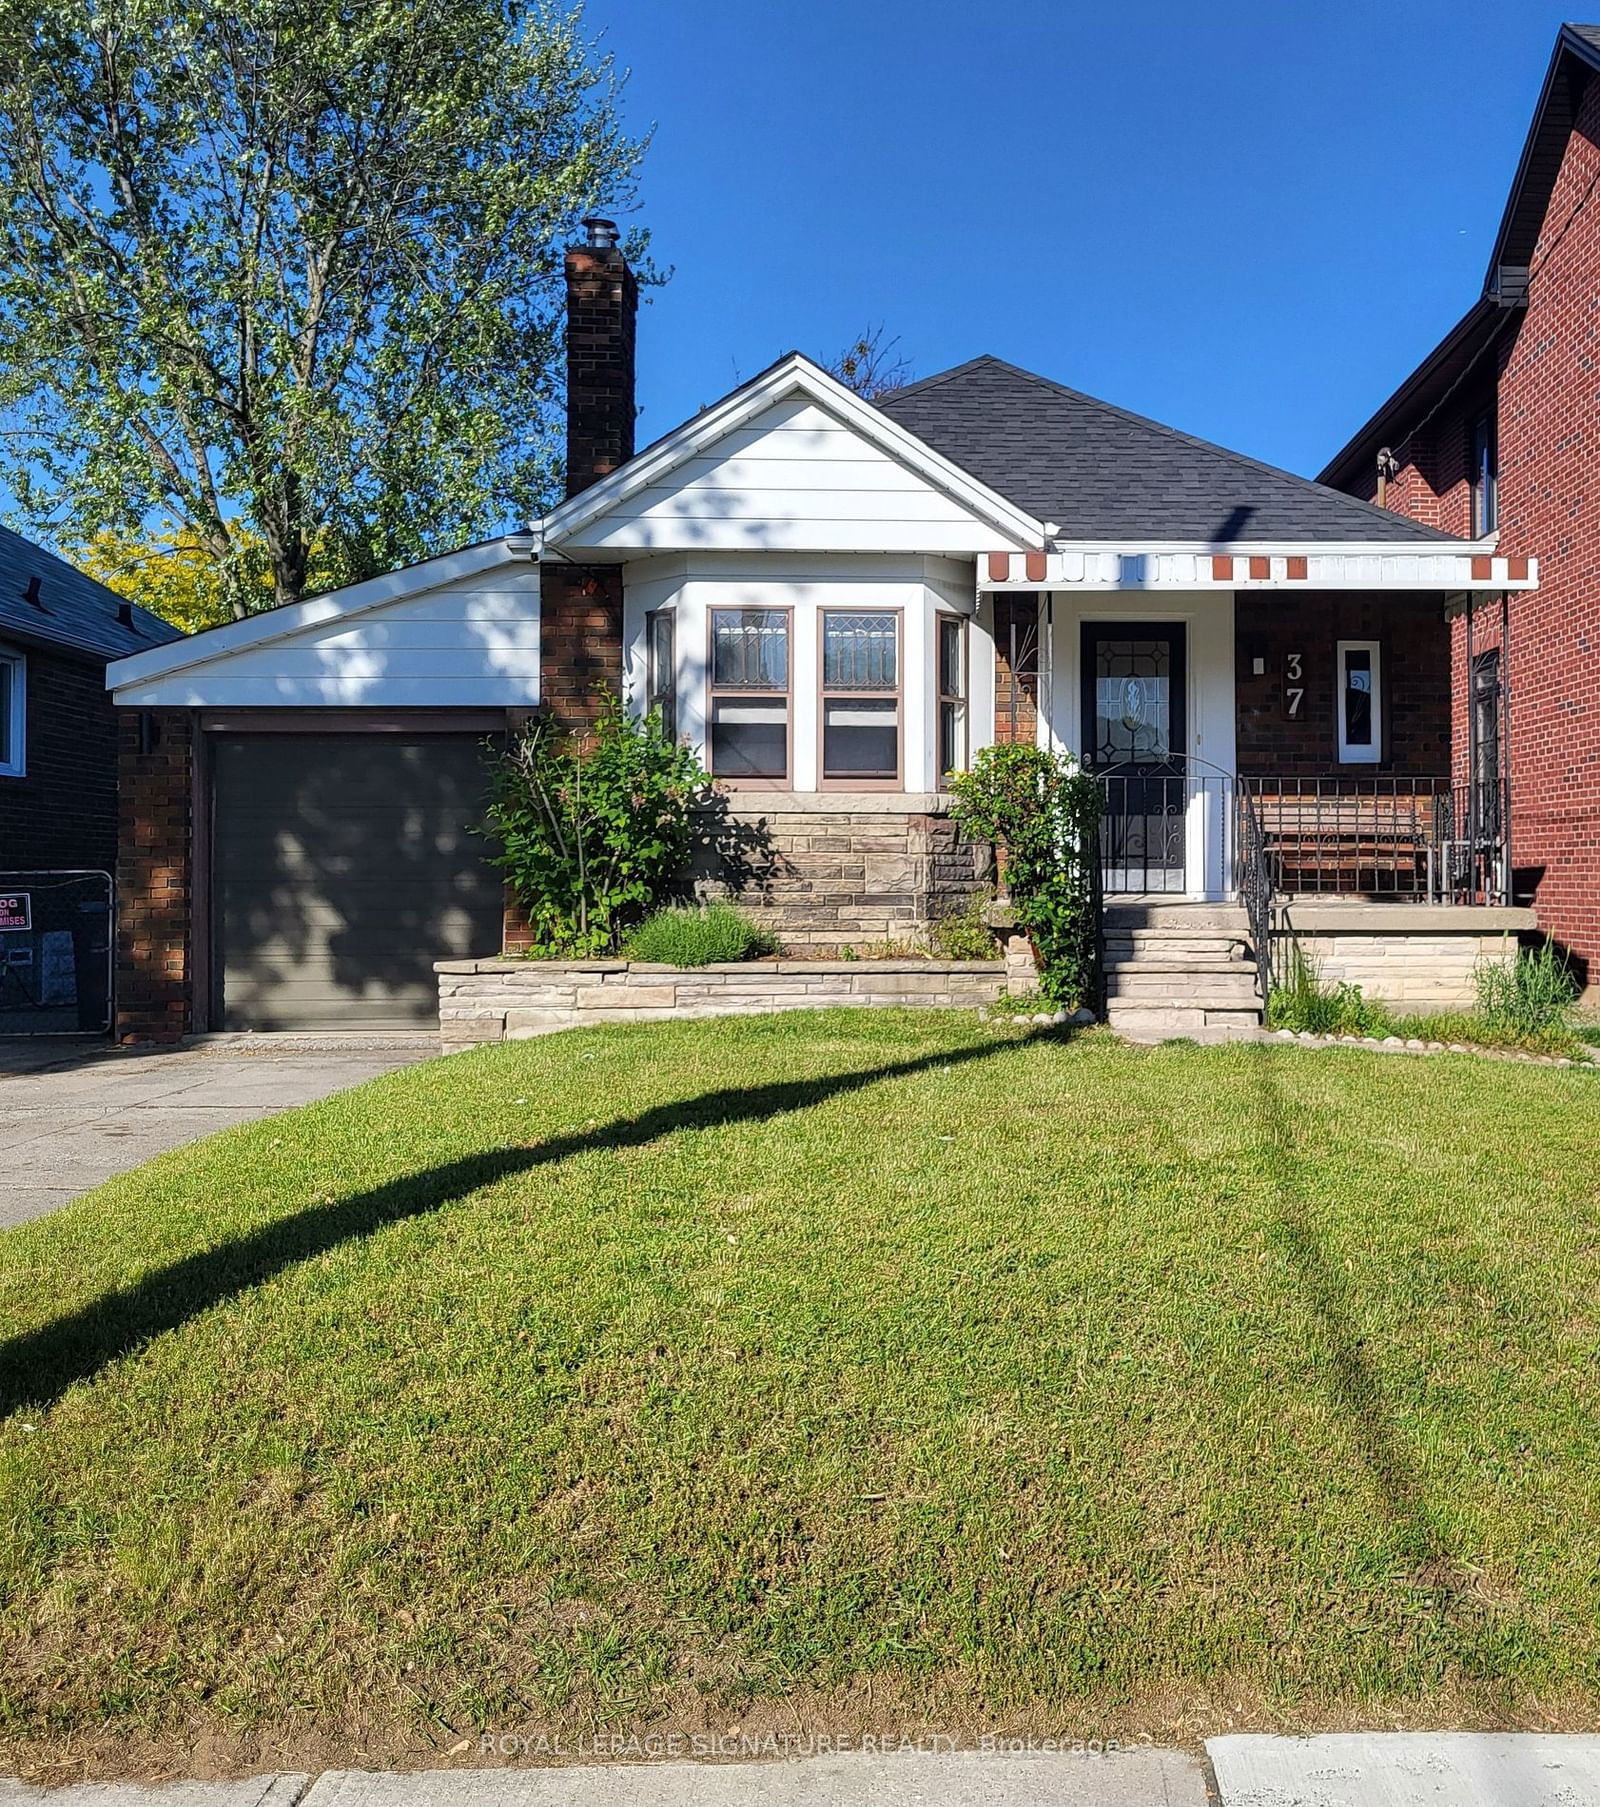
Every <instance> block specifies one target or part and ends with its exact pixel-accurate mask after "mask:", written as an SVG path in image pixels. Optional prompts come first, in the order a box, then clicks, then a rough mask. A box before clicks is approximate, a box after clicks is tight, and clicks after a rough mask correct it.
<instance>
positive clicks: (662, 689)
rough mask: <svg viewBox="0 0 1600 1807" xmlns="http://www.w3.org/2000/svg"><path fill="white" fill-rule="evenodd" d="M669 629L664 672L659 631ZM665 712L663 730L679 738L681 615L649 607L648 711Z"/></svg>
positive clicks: (646, 644)
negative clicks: (657, 640) (679, 627)
mask: <svg viewBox="0 0 1600 1807" xmlns="http://www.w3.org/2000/svg"><path fill="white" fill-rule="evenodd" d="M658 628H665V629H666V635H667V646H668V649H669V651H668V658H667V670H666V672H665V673H664V674H663V672H662V671H661V669H660V661H659V659H658V658H657V656H656V652H657V649H656V632H657V629H658ZM663 699H665V700H663ZM657 709H659V710H660V711H661V727H662V732H663V733H664V734H665V735H666V737H667V739H668V740H671V741H675V740H676V739H677V738H678V616H677V610H676V609H649V610H647V611H646V613H645V618H644V712H645V714H646V715H647V716H648V715H649V714H650V713H651V712H652V711H653V710H657Z"/></svg>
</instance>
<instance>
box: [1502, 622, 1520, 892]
mask: <svg viewBox="0 0 1600 1807" xmlns="http://www.w3.org/2000/svg"><path fill="white" fill-rule="evenodd" d="M1500 769H1501V771H1502V772H1503V774H1504V776H1503V777H1502V778H1501V780H1500V835H1501V838H1502V840H1503V841H1504V842H1505V862H1506V868H1505V871H1506V880H1505V895H1504V896H1503V897H1502V898H1501V899H1500V901H1501V903H1503V904H1514V903H1515V902H1516V901H1517V900H1516V898H1515V896H1514V895H1513V894H1512V885H1511V592H1510V591H1509V590H1502V591H1501V592H1500Z"/></svg>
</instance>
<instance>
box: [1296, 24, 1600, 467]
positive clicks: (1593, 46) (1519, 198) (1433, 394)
mask: <svg viewBox="0 0 1600 1807" xmlns="http://www.w3.org/2000/svg"><path fill="white" fill-rule="evenodd" d="M1596 70H1600V25H1571V24H1568V25H1563V26H1562V27H1561V29H1560V30H1559V31H1558V32H1557V33H1556V43H1555V49H1554V50H1553V51H1552V52H1551V54H1550V66H1549V68H1548V69H1547V70H1546V71H1545V78H1544V86H1543V87H1542V88H1541V89H1540V91H1539V100H1538V104H1537V105H1536V106H1535V107H1534V110H1533V122H1532V124H1531V125H1530V126H1529V127H1528V136H1527V138H1526V140H1525V141H1524V143H1523V147H1522V155H1521V157H1520V158H1519V159H1518V162H1517V170H1516V174H1515V175H1514V176H1513V177H1512V179H1511V192H1510V194H1509V195H1508V196H1507V197H1506V205H1505V211H1504V213H1503V214H1502V215H1501V217H1500V227H1499V230H1498V231H1497V232H1496V233H1495V239H1494V246H1493V249H1492V250H1491V251H1490V254H1489V267H1488V270H1487V271H1486V272H1485V274H1484V279H1483V292H1482V294H1481V295H1480V296H1479V298H1478V300H1477V301H1475V302H1474V303H1473V305H1472V307H1471V308H1469V309H1468V311H1467V313H1466V314H1465V315H1464V316H1463V317H1462V318H1461V319H1460V320H1458V321H1457V322H1456V324H1455V325H1454V326H1453V327H1451V329H1450V331H1449V332H1448V333H1446V334H1445V336H1444V338H1443V339H1441V340H1440V342H1439V343H1438V344H1437V345H1436V346H1435V347H1434V349H1433V350H1432V351H1430V352H1429V353H1428V355H1427V356H1426V357H1425V358H1424V359H1423V360H1422V362H1421V363H1420V364H1419V365H1418V366H1417V367H1416V369H1415V370H1413V371H1412V373H1411V374H1410V376H1408V377H1407V378H1406V379H1405V381H1404V382H1403V383H1401V384H1400V386H1399V388H1398V389H1396V390H1395V391H1394V393H1393V394H1392V395H1391V396H1390V397H1389V398H1388V400H1387V401H1385V402H1384V404H1383V405H1382V407H1380V408H1379V409H1378V410H1377V412H1376V413H1374V414H1373V415H1372V417H1371V418H1370V419H1369V420H1367V421H1366V422H1365V423H1364V424H1363V425H1362V426H1361V427H1359V428H1358V429H1357V431H1356V432H1355V433H1354V434H1353V435H1352V436H1351V437H1350V439H1348V440H1347V441H1346V442H1345V444H1344V445H1342V446H1341V447H1340V448H1339V450H1338V451H1337V452H1335V453H1334V455H1333V457H1332V458H1330V459H1329V460H1328V463H1327V464H1326V465H1325V466H1324V467H1323V470H1322V472H1321V473H1320V480H1321V481H1322V482H1324V483H1332V484H1337V485H1341V486H1342V485H1345V484H1360V483H1364V482H1365V481H1366V478H1367V474H1368V473H1369V472H1370V471H1371V470H1372V468H1373V461H1374V460H1375V459H1376V457H1377V454H1378V452H1379V451H1380V450H1381V448H1382V447H1383V446H1384V445H1385V444H1388V443H1392V442H1394V441H1396V440H1398V439H1399V438H1400V437H1401V436H1402V435H1403V434H1405V433H1410V432H1414V431H1415V429H1416V427H1417V425H1418V424H1419V423H1420V422H1421V421H1423V420H1426V419H1427V418H1428V417H1429V416H1430V415H1431V414H1432V413H1434V412H1435V411H1436V410H1437V409H1438V407H1439V406H1440V404H1441V403H1442V402H1443V401H1444V400H1445V399H1446V398H1447V397H1448V396H1449V395H1450V394H1451V393H1452V392H1453V391H1454V390H1455V389H1456V387H1457V386H1458V385H1459V384H1460V383H1462V382H1463V381H1464V380H1465V379H1466V377H1467V376H1469V375H1470V374H1471V373H1472V372H1473V371H1474V370H1475V369H1477V368H1479V367H1480V366H1481V365H1484V364H1485V363H1486V361H1487V359H1488V355H1489V352H1490V350H1491V348H1492V347H1493V346H1494V345H1495V344H1496V343H1497V342H1498V341H1499V339H1500V338H1501V336H1502V335H1503V334H1505V333H1507V332H1510V331H1513V330H1514V329H1515V327H1516V325H1517V323H1518V322H1519V321H1520V320H1521V318H1522V309H1523V306H1524V305H1525V303H1526V300H1527V292H1528V283H1529V281H1530V279H1531V278H1530V272H1531V267H1532V263H1533V252H1534V247H1535V245H1536V244H1537V243H1538V240H1539V232H1540V229H1541V228H1542V226H1543V224H1544V217H1545V214H1546V213H1547V212H1548V210H1549V206H1550V196H1551V194H1552V193H1553V192H1554V189H1555V185H1556V180H1557V178H1558V177H1559V175H1560V173H1561V164H1562V160H1563V159H1564V157H1565V155H1566V149H1567V143H1568V140H1569V139H1570V138H1571V136H1572V127H1573V122H1574V120H1575V119H1576V117H1577V112H1578V105H1579V102H1580V101H1581V100H1582V98H1583V92H1584V89H1585V87H1586V86H1587V84H1588V82H1589V80H1590V78H1591V77H1592V75H1593V74H1594V72H1595V71H1596ZM1486 374H1487V372H1486Z"/></svg>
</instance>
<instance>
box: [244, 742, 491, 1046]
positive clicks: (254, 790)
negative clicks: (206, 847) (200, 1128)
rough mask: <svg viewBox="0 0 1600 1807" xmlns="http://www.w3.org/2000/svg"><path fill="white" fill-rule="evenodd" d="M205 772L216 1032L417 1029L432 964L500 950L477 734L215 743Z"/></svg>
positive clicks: (431, 1018)
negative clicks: (207, 781) (208, 776)
mask: <svg viewBox="0 0 1600 1807" xmlns="http://www.w3.org/2000/svg"><path fill="white" fill-rule="evenodd" d="M209 764H210V771H211V786H210V789H211V799H212V807H211V811H210V817H211V875H212V876H211V923H212V933H213V952H212V960H211V989H212V1011H211V1020H212V1022H213V1024H214V1025H215V1026H216V1027H218V1028H222V1029H229V1030H242V1029H257V1030H285V1029H303V1030H324V1031H328V1030H342V1029H348V1030H355V1029H383V1028H422V1027H426V1026H428V1025H430V1024H432V1023H434V1022H436V1021H437V1011H438V998H437V992H436V987H435V979H434V973H433V962H434V961H435V960H442V959H450V958H456V957H465V956H468V955H481V954H491V953H497V952H498V951H499V948H500V944H501V933H502V895H503V893H502V885H501V879H500V875H499V874H498V872H497V871H496V870H495V869H494V868H493V867H492V866H490V865H489V864H488V863H487V862H486V859H485V857H484V856H485V854H486V853H487V852H488V850H489V843H488V842H487V841H486V840H485V839H484V838H483V836H482V835H481V834H480V833H478V832H476V829H477V826H478V825H479V824H480V823H481V822H482V819H483V809H484V791H485V783H486V768H485V764H484V755H483V742H482V737H481V736H480V735H476V734H474V735H467V734H451V733H384V734H373V733H331V734H317V733H259V734H226V735H216V736H214V737H213V738H212V740H211V743H210V748H209Z"/></svg>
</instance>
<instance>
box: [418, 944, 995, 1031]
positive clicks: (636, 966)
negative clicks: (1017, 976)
mask: <svg viewBox="0 0 1600 1807" xmlns="http://www.w3.org/2000/svg"><path fill="white" fill-rule="evenodd" d="M434 971H435V972H436V973H437V974H438V975H439V1039H440V1043H441V1045H442V1047H443V1049H444V1052H445V1053H446V1054H452V1053H456V1052H458V1051H459V1050H460V1049H463V1048H471V1047H475V1046H477V1045H478V1044H479V1043H481V1042H498V1041H519V1040H522V1039H525V1038H526V1037H529V1036H534V1035H549V1034H551V1033H552V1032H553V1031H555V1030H557V1029H575V1028H579V1027H581V1026H584V1025H589V1026H593V1025H594V1024H596V1023H638V1022H659V1021H661V1020H663V1019H665V1018H667V1017H704V1016H743V1015H749V1014H751V1013H753V1012H756V1011H768V1010H820V1009H825V1008H827V1007H828V1006H830V1005H834V1004H864V1005H885V1004H892V1005H906V1004H912V1005H925V1006H929V1007H939V1006H944V1007H954V1008H967V1009H971V1008H974V1007H975V1006H977V1005H979V1004H992V1003H993V1002H994V1001H995V999H996V998H998V997H999V996H1000V994H1001V993H1002V992H1003V991H1004V990H1005V976H1006V975H1005V963H1004V962H1003V961H1001V960H747V961H741V962H738V963H737V964H727V965H719V966H693V967H683V966H659V965H655V964H653V963H647V962H644V961H628V960H440V961H438V962H436V963H435V966H434Z"/></svg>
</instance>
